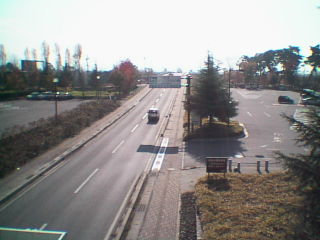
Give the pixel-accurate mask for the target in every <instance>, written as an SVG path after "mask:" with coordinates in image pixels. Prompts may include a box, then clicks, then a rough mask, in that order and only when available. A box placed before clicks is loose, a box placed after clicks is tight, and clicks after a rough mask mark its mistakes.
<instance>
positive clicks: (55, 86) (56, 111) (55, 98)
mask: <svg viewBox="0 0 320 240" xmlns="http://www.w3.org/2000/svg"><path fill="white" fill-rule="evenodd" d="M58 82H59V79H58V78H55V79H53V83H54V100H55V121H56V123H57V121H58V102H57V84H58Z"/></svg>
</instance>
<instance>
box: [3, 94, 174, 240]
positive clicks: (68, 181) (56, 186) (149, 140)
mask: <svg viewBox="0 0 320 240" xmlns="http://www.w3.org/2000/svg"><path fill="white" fill-rule="evenodd" d="M176 92H177V89H153V90H152V91H151V93H150V94H149V95H147V97H146V98H144V99H143V100H142V101H141V102H139V103H137V105H136V107H135V108H134V109H133V110H132V111H130V112H129V114H127V115H125V116H124V117H123V118H122V119H120V120H119V121H118V122H116V123H115V124H114V125H113V126H112V127H111V128H108V129H107V130H106V131H105V132H103V133H102V134H100V135H99V136H98V137H97V138H95V139H94V140H93V141H91V142H89V143H88V144H87V145H86V146H85V147H83V148H82V149H81V150H79V151H78V152H76V153H75V154H73V155H72V156H71V157H70V158H69V159H67V161H64V163H63V164H62V165H60V166H59V167H57V168H56V169H54V171H51V172H49V173H48V174H47V175H46V176H44V177H43V178H42V179H41V180H40V181H38V182H37V183H36V184H34V185H33V186H32V187H30V188H29V189H28V190H27V191H26V192H24V193H23V194H22V195H20V196H19V198H17V199H15V200H14V201H13V202H10V204H8V205H6V206H5V207H3V208H2V209H0V226H2V227H14V228H36V229H45V230H55V231H67V232H68V234H67V238H66V239H77V240H88V239H95V240H99V239H104V236H105V235H106V233H107V232H108V229H109V227H110V225H111V224H112V222H113V219H114V218H115V215H116V214H117V212H118V210H119V208H120V206H121V204H122V202H123V200H124V198H125V196H126V194H127V192H128V190H129V188H130V186H131V185H132V183H133V181H134V179H135V178H136V177H137V176H138V175H140V174H141V173H142V172H143V170H144V169H145V166H146V165H147V164H148V163H149V161H152V160H153V159H154V157H155V153H156V152H155V150H156V149H155V146H156V145H157V139H158V136H159V133H160V132H159V131H160V126H161V125H162V124H164V121H165V120H166V115H167V113H168V111H169V106H170V104H171V102H172V100H173V99H174V98H175V96H176ZM151 106H155V107H158V108H159V109H160V114H161V116H160V120H159V122H158V123H156V124H148V123H147V115H146V112H147V110H148V109H149V108H150V107H151Z"/></svg>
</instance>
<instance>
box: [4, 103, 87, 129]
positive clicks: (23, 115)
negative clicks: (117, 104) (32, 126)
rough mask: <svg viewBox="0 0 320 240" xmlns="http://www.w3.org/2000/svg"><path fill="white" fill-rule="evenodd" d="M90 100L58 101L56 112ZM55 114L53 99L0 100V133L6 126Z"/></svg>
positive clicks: (9, 126) (26, 122) (27, 122)
mask: <svg viewBox="0 0 320 240" xmlns="http://www.w3.org/2000/svg"><path fill="white" fill-rule="evenodd" d="M85 101H90V100H79V99H71V100H66V101H58V102H57V103H58V114H59V113H61V112H63V111H67V110H71V109H73V108H75V107H76V106H78V105H79V104H81V103H83V102H85ZM54 115H55V101H46V100H38V101H28V100H14V101H5V102H0V123H1V124H0V135H1V134H2V133H4V132H5V131H6V129H8V128H12V127H14V126H16V125H26V126H27V125H28V124H29V123H31V122H34V121H37V120H39V119H40V118H44V119H46V118H48V117H51V116H54Z"/></svg>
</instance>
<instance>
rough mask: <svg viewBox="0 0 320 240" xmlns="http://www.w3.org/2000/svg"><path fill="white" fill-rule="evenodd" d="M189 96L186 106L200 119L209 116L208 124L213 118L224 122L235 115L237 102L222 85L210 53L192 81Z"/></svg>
mask: <svg viewBox="0 0 320 240" xmlns="http://www.w3.org/2000/svg"><path fill="white" fill-rule="evenodd" d="M189 97H190V101H189V103H190V104H189V105H187V106H186V108H187V109H188V108H189V109H190V110H191V111H192V112H194V113H196V114H197V115H199V117H200V119H202V118H204V117H209V124H212V123H213V121H214V119H218V120H220V121H223V122H226V121H228V120H229V118H231V117H234V116H236V115H237V111H236V106H237V103H236V102H235V101H233V100H232V98H231V96H229V91H228V89H227V88H224V87H223V84H222V80H221V77H220V75H219V68H218V66H216V65H215V64H214V61H213V57H212V56H211V55H210V54H208V58H207V61H206V62H205V67H204V68H203V69H201V70H200V76H199V78H198V79H197V81H196V82H195V83H193V88H192V94H191V96H189Z"/></svg>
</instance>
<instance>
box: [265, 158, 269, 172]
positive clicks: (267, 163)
mask: <svg viewBox="0 0 320 240" xmlns="http://www.w3.org/2000/svg"><path fill="white" fill-rule="evenodd" d="M265 170H266V172H267V173H268V172H269V160H266V162H265Z"/></svg>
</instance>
